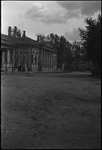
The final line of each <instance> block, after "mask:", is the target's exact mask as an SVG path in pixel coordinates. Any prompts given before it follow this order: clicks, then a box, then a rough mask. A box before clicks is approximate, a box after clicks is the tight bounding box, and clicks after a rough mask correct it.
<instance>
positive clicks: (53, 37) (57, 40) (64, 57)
mask: <svg viewBox="0 0 102 150" xmlns="http://www.w3.org/2000/svg"><path fill="white" fill-rule="evenodd" d="M39 38H40V41H49V42H50V44H51V45H52V47H53V48H54V50H55V53H56V54H57V65H58V66H57V67H58V68H62V64H67V65H68V64H70V63H71V62H72V52H71V44H70V43H69V42H68V41H67V40H66V38H65V37H64V36H58V35H57V34H53V33H51V34H49V35H47V36H44V35H41V34H39Z"/></svg>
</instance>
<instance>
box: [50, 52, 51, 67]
mask: <svg viewBox="0 0 102 150" xmlns="http://www.w3.org/2000/svg"><path fill="white" fill-rule="evenodd" d="M50 68H51V52H50Z"/></svg>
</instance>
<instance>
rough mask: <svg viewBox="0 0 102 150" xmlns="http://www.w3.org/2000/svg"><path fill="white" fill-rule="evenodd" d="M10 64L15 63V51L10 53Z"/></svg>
mask: <svg viewBox="0 0 102 150" xmlns="http://www.w3.org/2000/svg"><path fill="white" fill-rule="evenodd" d="M10 63H13V51H10Z"/></svg>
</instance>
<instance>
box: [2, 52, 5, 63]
mask: <svg viewBox="0 0 102 150" xmlns="http://www.w3.org/2000/svg"><path fill="white" fill-rule="evenodd" d="M4 57H5V54H4V51H2V64H4V62H5V58H4Z"/></svg>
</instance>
